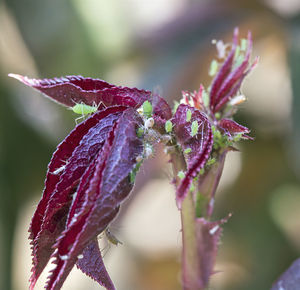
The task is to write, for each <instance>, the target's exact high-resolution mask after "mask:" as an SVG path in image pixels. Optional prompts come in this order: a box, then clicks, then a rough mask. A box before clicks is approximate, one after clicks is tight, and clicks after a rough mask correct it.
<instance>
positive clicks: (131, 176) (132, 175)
mask: <svg viewBox="0 0 300 290" xmlns="http://www.w3.org/2000/svg"><path fill="white" fill-rule="evenodd" d="M142 162H143V161H141V162H138V163H137V164H136V166H135V167H134V168H133V169H132V170H131V171H130V173H129V181H130V183H134V182H135V177H136V174H137V173H138V171H139V169H140V167H141V165H142Z"/></svg>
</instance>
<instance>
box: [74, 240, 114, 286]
mask: <svg viewBox="0 0 300 290" xmlns="http://www.w3.org/2000/svg"><path fill="white" fill-rule="evenodd" d="M76 266H77V267H78V268H79V269H80V270H81V271H82V272H83V273H85V274H86V275H87V276H89V277H90V278H92V279H94V280H95V281H97V282H98V283H99V284H100V285H102V286H104V287H105V288H106V289H109V290H114V289H115V287H114V284H113V282H112V281H111V279H110V277H109V275H108V273H107V271H106V268H105V266H104V263H103V260H102V257H101V252H100V249H99V246H98V241H97V239H94V240H93V241H92V242H91V243H90V244H89V245H88V246H86V247H85V249H84V250H83V252H82V254H81V257H79V258H78V260H77V263H76Z"/></svg>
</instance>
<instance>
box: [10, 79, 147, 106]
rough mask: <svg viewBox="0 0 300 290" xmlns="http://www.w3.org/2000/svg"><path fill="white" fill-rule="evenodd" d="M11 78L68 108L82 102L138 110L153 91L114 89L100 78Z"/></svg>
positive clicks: (115, 87) (114, 87)
mask: <svg viewBox="0 0 300 290" xmlns="http://www.w3.org/2000/svg"><path fill="white" fill-rule="evenodd" d="M9 76H11V77H13V78H15V79H17V80H19V81H21V82H22V83H24V84H25V85H27V86H30V87H32V88H35V89H36V90H38V91H40V92H42V93H43V94H45V95H46V96H47V97H49V98H51V99H52V100H54V101H56V102H58V103H60V104H63V105H65V106H68V107H73V106H74V105H75V104H78V103H84V104H86V105H90V106H93V105H95V104H96V105H99V104H100V103H103V104H104V105H105V106H114V105H122V106H127V107H138V106H140V105H141V104H142V103H143V102H144V101H146V100H147V99H149V98H150V96H151V92H150V91H145V90H139V89H137V88H128V87H121V86H114V85H111V84H109V83H107V82H105V81H103V80H100V79H92V78H84V77H82V76H66V77H61V78H54V79H31V78H28V77H26V76H21V75H17V74H10V75H9Z"/></svg>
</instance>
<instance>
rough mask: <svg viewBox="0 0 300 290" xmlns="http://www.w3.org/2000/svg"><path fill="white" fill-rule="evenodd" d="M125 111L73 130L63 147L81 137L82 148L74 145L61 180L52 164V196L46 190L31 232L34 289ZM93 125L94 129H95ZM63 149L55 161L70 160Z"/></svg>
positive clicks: (101, 116)
mask: <svg viewBox="0 0 300 290" xmlns="http://www.w3.org/2000/svg"><path fill="white" fill-rule="evenodd" d="M124 109H125V107H112V108H108V109H105V110H103V111H101V112H98V113H96V114H95V115H93V116H92V117H90V118H89V119H88V120H86V121H85V122H84V124H80V125H78V126H77V127H76V128H75V129H74V130H73V132H72V133H71V134H70V135H69V136H68V137H67V138H66V140H65V141H64V142H62V145H63V146H62V147H67V145H68V144H71V145H70V146H71V147H72V148H74V147H75V145H74V144H73V143H72V141H73V140H74V141H77V139H79V137H81V141H80V143H79V144H78V142H74V143H75V144H77V147H76V148H75V149H74V150H73V152H72V156H71V157H70V158H69V159H67V160H68V161H67V163H66V164H65V165H64V166H65V169H64V170H63V173H61V174H59V175H58V176H57V175H55V174H53V172H54V170H52V168H53V169H55V167H54V166H53V163H52V161H51V162H50V165H49V170H48V174H47V180H46V186H47V185H49V186H50V189H51V191H52V192H51V191H50V190H49V188H47V187H46V189H45V192H46V193H47V194H46V195H45V194H44V195H43V198H42V200H41V201H40V204H39V206H38V208H37V210H36V213H35V215H34V217H33V221H32V224H31V228H30V230H31V233H32V234H31V238H32V239H33V242H32V244H33V265H34V266H33V269H32V272H33V274H32V277H31V279H30V280H31V283H32V285H34V284H35V282H36V280H37V278H38V277H39V275H40V274H41V272H42V270H43V269H44V267H45V266H46V264H47V262H48V259H49V257H50V255H51V253H52V252H53V249H52V246H53V244H54V243H55V240H56V237H57V236H58V235H59V234H60V233H61V232H62V231H63V230H64V226H65V221H66V215H67V213H68V210H69V206H70V203H71V200H72V195H73V194H74V192H75V191H76V187H77V185H78V183H79V180H80V178H81V176H82V175H83V173H84V171H85V170H86V168H87V166H88V165H89V163H90V162H91V161H92V159H93V158H94V157H95V155H96V153H97V152H98V151H99V149H100V148H101V146H102V144H103V142H104V141H105V139H106V137H107V134H108V132H109V130H110V129H111V127H112V125H113V124H114V123H115V122H116V120H117V119H118V118H119V116H120V114H121V112H122V111H123V110H124ZM97 122H98V123H97ZM91 124H92V125H94V126H93V127H92V126H91ZM88 129H89V130H88ZM87 130H88V131H87ZM78 131H79V132H80V133H82V132H84V133H85V135H84V136H82V134H78ZM73 137H78V138H77V139H76V138H73ZM72 145H73V146H72ZM60 149H61V147H60V146H59V147H58V150H57V151H56V153H57V154H54V157H53V158H52V160H55V159H56V160H57V159H58V158H59V157H60V159H61V158H62V157H64V158H66V155H64V156H62V154H61V153H63V151H62V150H60ZM63 160H65V159H63ZM53 176H55V179H53V178H52V177H53ZM48 178H49V179H50V180H48ZM53 181H56V184H53V183H52V182H53ZM54 186H55V188H54ZM53 188H54V189H53Z"/></svg>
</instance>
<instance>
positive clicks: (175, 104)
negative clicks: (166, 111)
mask: <svg viewBox="0 0 300 290" xmlns="http://www.w3.org/2000/svg"><path fill="white" fill-rule="evenodd" d="M179 105H180V104H179V102H177V101H174V107H173V110H172V113H173V114H175V113H176V111H177V108H178V107H179Z"/></svg>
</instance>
